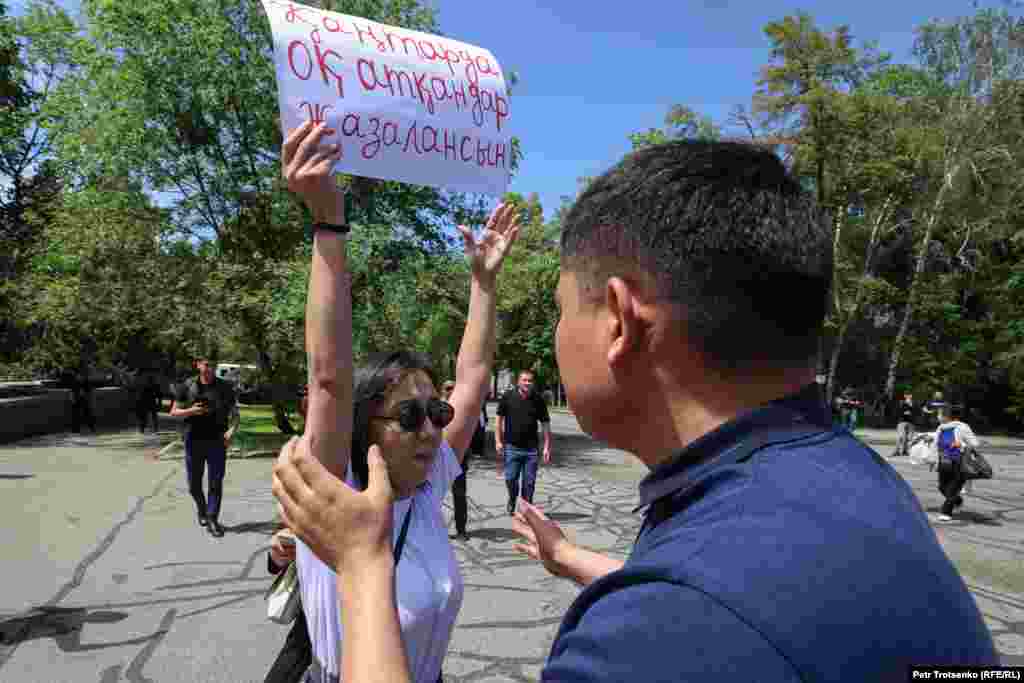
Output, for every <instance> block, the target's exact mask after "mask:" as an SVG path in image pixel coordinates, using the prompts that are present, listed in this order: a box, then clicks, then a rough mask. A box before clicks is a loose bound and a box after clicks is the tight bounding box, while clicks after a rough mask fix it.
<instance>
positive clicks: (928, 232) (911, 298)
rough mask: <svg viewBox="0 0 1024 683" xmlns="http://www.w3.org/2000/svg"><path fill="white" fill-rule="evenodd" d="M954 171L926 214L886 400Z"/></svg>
mask: <svg viewBox="0 0 1024 683" xmlns="http://www.w3.org/2000/svg"><path fill="white" fill-rule="evenodd" d="M956 171H957V169H956V168H954V169H953V170H951V171H948V172H947V173H946V177H945V178H944V179H943V183H942V188H941V189H939V194H938V196H937V197H936V198H935V206H934V207H933V208H932V212H931V215H930V216H928V227H927V228H925V231H924V240H923V241H922V242H921V251H920V252H919V253H918V255H917V263H916V264H915V266H914V274H913V276H911V278H910V291H909V292H907V305H906V308H905V309H904V313H903V321H902V322H901V323H900V329H899V332H897V334H896V341H895V342H893V346H892V356H891V357H890V358H889V374H888V376H887V377H886V379H885V398H886V400H887V401H892V397H893V394H894V393H895V392H896V370H897V369H898V368H899V365H900V354H901V353H902V351H903V343H904V342H905V341H906V337H907V330H909V329H910V321H911V319H912V318H913V317H914V305H915V304H916V303H917V283H918V282H919V281H920V279H921V274H922V273H923V272H924V267H925V264H926V263H927V262H928V246H929V245H930V244H931V241H932V232H933V231H934V230H935V224H936V223H937V222H938V219H939V213H940V212H941V211H942V208H943V205H944V204H945V200H946V192H947V190H948V189H949V188H950V186H951V185H952V183H953V178H954V176H955V175H956Z"/></svg>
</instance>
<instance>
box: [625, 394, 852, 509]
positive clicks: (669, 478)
mask: <svg viewBox="0 0 1024 683" xmlns="http://www.w3.org/2000/svg"><path fill="white" fill-rule="evenodd" d="M800 427H807V428H808V432H813V431H817V430H818V429H820V430H822V431H824V430H828V429H831V428H832V418H831V415H830V414H829V409H828V406H826V405H825V402H824V398H823V397H822V394H821V389H820V387H819V386H818V385H817V384H808V385H807V386H805V387H804V388H802V389H801V390H800V391H798V392H796V393H795V394H791V395H789V396H785V397H783V398H780V399H776V400H774V401H771V402H770V403H767V404H765V405H763V406H761V407H759V408H756V409H754V410H752V411H750V412H747V413H744V414H742V415H740V416H738V417H736V418H734V419H732V420H730V421H729V422H726V423H725V424H723V425H720V426H719V427H717V428H715V429H713V430H712V431H710V432H708V433H707V434H704V435H703V436H701V437H700V438H698V439H697V440H696V441H693V442H692V443H690V444H689V445H688V446H686V447H685V448H683V449H682V450H680V451H679V452H678V453H676V454H675V455H674V456H673V457H672V458H671V459H670V460H669V461H668V462H665V463H663V464H661V465H658V466H657V467H655V468H654V469H653V470H652V471H651V473H650V474H648V475H647V476H646V477H644V479H643V480H642V481H641V482H640V505H638V506H637V508H636V510H634V512H636V511H637V510H640V509H642V508H644V507H647V506H648V505H650V504H651V503H653V502H654V501H656V500H658V499H659V498H663V497H664V496H667V495H669V494H671V493H674V492H676V491H678V490H680V489H682V488H684V487H686V486H687V484H688V483H689V482H692V481H695V480H696V479H698V478H699V477H700V476H702V475H703V474H705V473H706V472H707V471H708V470H710V469H712V468H714V467H718V466H720V465H722V464H725V462H724V460H723V459H727V458H729V454H730V453H733V454H735V453H738V452H740V451H742V450H744V449H741V448H739V447H740V446H741V445H742V444H743V443H744V442H745V441H747V440H748V439H751V438H753V437H754V435H755V434H756V433H758V432H764V431H768V430H779V429H787V428H788V429H798V428H800ZM783 440H784V439H783ZM737 457H738V456H737Z"/></svg>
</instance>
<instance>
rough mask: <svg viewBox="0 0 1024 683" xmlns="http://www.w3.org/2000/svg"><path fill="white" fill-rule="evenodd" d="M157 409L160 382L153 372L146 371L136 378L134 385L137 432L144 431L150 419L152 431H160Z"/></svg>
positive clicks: (158, 407)
mask: <svg viewBox="0 0 1024 683" xmlns="http://www.w3.org/2000/svg"><path fill="white" fill-rule="evenodd" d="M159 411H160V384H159V383H158V382H157V380H156V377H154V376H153V373H151V372H147V373H145V374H144V375H141V376H140V377H139V378H138V381H137V384H136V386H135V419H136V421H137V422H138V425H139V434H145V433H146V425H148V424H149V422H150V419H152V422H153V433H154V434H156V433H157V432H159V431H160V421H159V417H158V413H159Z"/></svg>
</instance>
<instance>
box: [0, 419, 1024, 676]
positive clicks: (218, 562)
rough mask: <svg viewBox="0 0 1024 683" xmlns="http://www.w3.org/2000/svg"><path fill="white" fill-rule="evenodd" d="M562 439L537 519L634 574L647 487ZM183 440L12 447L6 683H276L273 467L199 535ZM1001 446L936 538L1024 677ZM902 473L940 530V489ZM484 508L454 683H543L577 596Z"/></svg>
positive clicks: (235, 483) (2, 491)
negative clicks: (268, 614)
mask: <svg viewBox="0 0 1024 683" xmlns="http://www.w3.org/2000/svg"><path fill="white" fill-rule="evenodd" d="M492 414H493V411H492ZM168 422H169V421H168ZM165 424H166V423H165ZM552 424H553V431H554V462H553V463H552V464H551V465H549V466H542V468H541V472H540V476H539V480H538V489H537V496H536V502H537V503H539V504H540V505H541V506H542V507H544V508H545V509H546V510H547V511H548V512H549V514H551V515H552V516H553V517H554V518H555V519H558V520H559V521H560V522H561V523H562V524H563V526H564V527H565V528H566V529H567V530H568V532H569V533H570V534H571V535H572V536H573V537H574V538H576V540H577V541H579V542H580V543H583V544H585V545H587V546H589V547H592V548H595V549H597V550H600V551H603V552H606V553H609V554H612V555H617V556H619V557H625V555H626V554H627V553H628V551H629V547H630V545H631V543H632V541H633V538H634V537H635V534H636V530H637V528H638V526H639V518H638V517H637V516H636V515H634V514H632V508H633V507H634V506H635V504H636V483H637V482H638V481H639V480H640V478H641V477H642V476H643V475H644V474H645V472H646V470H645V469H644V467H643V466H641V465H639V464H638V463H637V462H636V460H635V459H634V458H632V457H631V456H629V455H627V454H625V453H623V452H621V451H617V450H614V449H609V448H607V447H604V446H603V445H601V444H599V443H596V442H595V441H593V440H592V439H590V438H589V437H587V436H586V435H584V434H583V433H582V432H581V431H580V430H579V427H578V425H577V424H576V421H575V419H574V418H573V417H572V416H571V415H569V414H567V413H561V412H553V413H552ZM492 426H493V420H492ZM860 436H861V437H862V438H864V439H865V440H866V441H867V442H868V443H869V444H871V445H872V446H874V447H875V448H876V449H877V450H878V451H879V452H880V453H882V454H883V455H886V456H888V455H889V453H890V452H891V451H892V449H893V446H894V443H895V437H894V434H892V433H889V432H863V433H861V434H860ZM176 438H177V436H176V434H175V433H174V432H173V431H168V432H164V433H162V434H160V435H159V436H158V437H154V436H151V435H147V436H145V437H143V436H140V435H138V434H135V433H132V432H128V431H124V432H105V433H101V434H100V435H98V436H95V437H93V436H88V437H73V436H71V435H68V434H59V435H51V436H46V437H39V438H35V439H31V440H25V441H21V442H16V443H12V444H7V445H3V446H0V514H2V515H3V519H5V520H6V524H5V525H4V536H5V541H6V543H5V549H6V552H5V557H4V573H3V583H2V585H3V589H2V590H0V682H3V683H7V682H10V683H32V682H36V681H38V682H41V683H42V682H45V683H60V682H63V681H68V682H72V681H73V682H75V683H80V682H83V681H98V682H99V683H115V682H118V681H130V682H131V683H143V682H149V681H159V682H164V681H167V682H172V681H175V682H176V681H210V682H222V681H223V682H227V681H230V682H233V683H234V682H240V681H262V680H263V677H264V675H265V673H266V671H267V669H268V668H269V666H270V663H271V661H272V660H273V658H274V657H275V656H276V654H277V652H278V650H279V649H280V647H281V644H282V642H283V640H284V636H285V634H286V628H285V627H282V626H278V625H276V624H273V623H271V622H269V621H267V620H266V618H265V603H264V601H263V594H264V591H265V590H266V588H267V586H268V585H269V581H270V579H269V577H268V575H267V574H266V559H265V558H266V550H267V545H268V540H269V536H270V534H271V533H272V532H273V530H274V528H275V516H276V514H275V509H274V501H273V497H272V495H271V492H270V468H271V464H272V462H273V460H272V457H271V454H269V453H268V454H263V455H259V454H257V455H254V456H251V457H245V458H234V459H231V460H230V461H229V463H228V468H227V470H228V474H227V479H226V482H225V500H224V506H223V513H222V523H223V524H224V526H225V528H226V531H227V534H226V535H225V537H224V538H220V539H217V538H213V537H211V536H210V535H209V534H207V533H206V532H205V531H204V530H203V529H201V528H200V527H199V526H198V525H197V524H196V521H195V512H194V505H193V503H192V500H191V498H190V497H189V495H188V491H187V488H186V485H185V472H184V462H183V456H182V454H181V451H180V449H175V448H174V447H173V446H171V444H172V443H173V442H174V441H175V440H176ZM987 441H988V443H987V445H986V448H985V452H986V453H987V454H989V455H990V459H991V460H992V462H993V464H994V465H995V467H996V468H997V473H998V478H997V479H995V480H993V481H990V482H982V483H979V484H977V485H976V486H975V490H974V492H973V494H972V495H971V496H969V497H968V501H967V505H966V506H965V511H964V513H963V515H961V517H960V518H959V519H958V520H957V521H956V522H954V523H951V524H945V525H938V524H937V526H936V528H937V533H938V534H939V537H940V539H941V540H942V542H943V544H944V546H945V547H946V550H947V553H949V555H950V557H951V558H952V559H953V560H954V562H956V563H957V565H958V566H959V567H960V569H961V572H962V573H963V574H964V576H965V578H966V580H967V582H968V584H969V586H970V587H971V589H972V591H973V593H974V595H975V598H976V600H977V601H978V604H979V606H980V607H981V608H982V611H983V612H984V613H985V615H986V619H987V621H988V624H989V627H990V628H991V629H992V632H993V635H994V637H995V638H996V642H997V644H998V646H999V648H1000V651H1001V653H1002V654H1003V656H1004V658H1005V661H1006V662H1007V663H1014V664H1024V565H1022V563H1021V559H1022V554H1024V540H1022V539H1024V535H1022V533H1021V532H1022V530H1024V459H1021V458H1020V457H1019V456H1020V454H1021V452H1024V442H1021V441H1017V440H1013V439H996V438H993V439H987ZM161 452H163V454H164V455H163V456H162V457H159V458H157V457H156V456H157V454H158V453H161ZM889 462H891V463H892V464H893V466H894V467H896V469H897V470H898V471H899V472H900V473H901V474H902V475H903V476H904V477H905V478H906V479H907V480H908V481H909V482H910V483H911V484H912V485H913V486H914V488H915V490H916V491H917V492H918V495H919V496H920V498H921V501H922V504H923V505H924V507H925V508H926V509H927V510H929V514H930V515H931V516H932V517H933V518H934V517H935V514H936V511H937V508H938V505H939V502H940V500H939V494H938V492H937V491H935V483H934V479H935V475H934V474H933V473H931V472H929V471H928V469H927V468H926V467H919V466H913V465H911V464H909V463H908V462H906V459H903V458H891V459H890V460H889ZM469 492H470V531H471V535H472V537H471V539H470V540H469V541H468V542H466V543H456V552H457V554H458V555H459V557H460V560H461V561H462V566H463V572H464V575H465V580H466V586H467V587H466V598H465V602H464V605H463V609H462V612H461V613H460V616H459V622H458V626H457V627H456V632H455V636H454V638H453V641H452V644H451V648H450V650H449V656H448V660H447V662H446V667H445V668H446V677H447V680H452V681H522V680H535V679H536V677H537V674H538V673H539V671H540V667H541V666H542V664H543V661H544V658H545V657H546V655H547V652H548V648H549V647H550V643H551V639H552V637H553V636H554V633H555V631H556V629H557V626H558V623H559V621H560V618H561V615H562V614H563V613H564V611H565V609H566V608H567V607H568V606H569V604H570V603H571V601H572V599H573V597H574V596H575V595H576V592H577V590H576V588H575V587H574V586H572V585H571V584H569V583H568V582H566V581H562V580H558V579H553V578H551V577H549V576H548V575H547V574H546V573H545V572H544V571H543V569H542V568H540V567H538V566H536V565H535V564H533V563H532V562H531V561H530V560H528V559H526V558H524V557H522V556H521V555H519V554H518V553H516V552H515V551H514V550H513V548H512V542H513V534H512V532H511V525H510V523H509V518H508V516H507V514H506V513H505V511H504V504H505V500H504V497H505V490H504V483H503V481H502V480H501V478H500V477H499V476H498V472H497V470H496V466H495V461H494V460H493V458H485V459H483V460H481V461H475V462H473V463H472V465H471V466H470V474H469ZM449 502H450V501H449ZM446 514H447V515H448V516H449V518H450V515H451V513H450V510H448V509H446Z"/></svg>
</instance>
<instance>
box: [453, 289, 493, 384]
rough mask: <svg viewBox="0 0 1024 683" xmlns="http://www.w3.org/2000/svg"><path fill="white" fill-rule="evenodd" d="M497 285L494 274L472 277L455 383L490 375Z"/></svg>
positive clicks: (471, 380)
mask: <svg viewBox="0 0 1024 683" xmlns="http://www.w3.org/2000/svg"><path fill="white" fill-rule="evenodd" d="M496 290H497V285H496V281H495V279H494V277H489V276H478V275H476V274H474V275H473V277H472V282H471V284H470V290H469V314H468V318H467V320H466V331H465V332H464V333H463V335H462V344H461V345H460V346H459V355H458V358H457V359H456V363H455V377H456V383H460V382H477V381H480V380H481V377H482V378H483V379H484V380H486V379H489V378H490V374H491V368H492V366H493V365H494V352H495V349H496V348H497V343H498V342H497V331H496V328H497V322H498V312H497V308H498V305H497V301H498V299H497V291H496Z"/></svg>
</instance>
